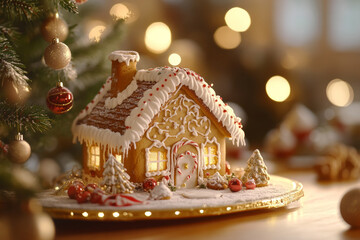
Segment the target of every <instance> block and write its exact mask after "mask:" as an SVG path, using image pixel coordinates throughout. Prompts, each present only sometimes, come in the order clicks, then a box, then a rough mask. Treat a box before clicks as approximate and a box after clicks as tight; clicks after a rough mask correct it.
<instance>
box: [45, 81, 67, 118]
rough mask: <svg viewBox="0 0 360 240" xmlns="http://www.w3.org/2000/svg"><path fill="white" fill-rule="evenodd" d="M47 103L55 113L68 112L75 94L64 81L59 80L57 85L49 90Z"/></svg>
mask: <svg viewBox="0 0 360 240" xmlns="http://www.w3.org/2000/svg"><path fill="white" fill-rule="evenodd" d="M46 105H47V107H48V108H49V109H50V110H51V111H52V112H53V113H55V114H62V113H65V112H68V111H70V110H71V108H72V106H73V95H72V93H71V92H70V90H69V89H67V88H66V87H64V86H63V83H62V82H58V83H57V84H56V87H54V88H52V89H50V91H49V92H48V94H47V97H46Z"/></svg>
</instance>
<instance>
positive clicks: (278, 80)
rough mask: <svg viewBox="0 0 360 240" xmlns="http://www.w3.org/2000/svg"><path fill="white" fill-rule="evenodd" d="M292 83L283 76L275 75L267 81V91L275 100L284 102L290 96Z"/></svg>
mask: <svg viewBox="0 0 360 240" xmlns="http://www.w3.org/2000/svg"><path fill="white" fill-rule="evenodd" d="M290 92H291V89H290V84H289V82H288V81H287V80H286V79H285V78H283V77H281V76H273V77H271V78H270V79H269V80H268V81H267V83H266V93H267V95H268V96H269V98H271V100H274V101H275V102H283V101H285V100H286V99H287V98H288V97H289V96H290Z"/></svg>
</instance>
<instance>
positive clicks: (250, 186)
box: [245, 179, 256, 189]
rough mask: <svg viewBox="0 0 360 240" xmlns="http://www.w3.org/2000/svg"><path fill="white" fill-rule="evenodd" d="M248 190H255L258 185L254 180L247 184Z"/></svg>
mask: <svg viewBox="0 0 360 240" xmlns="http://www.w3.org/2000/svg"><path fill="white" fill-rule="evenodd" d="M245 186H246V189H255V187H256V183H255V180H254V179H250V180H248V181H247V182H246V183H245Z"/></svg>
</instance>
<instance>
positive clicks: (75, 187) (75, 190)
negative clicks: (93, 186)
mask: <svg viewBox="0 0 360 240" xmlns="http://www.w3.org/2000/svg"><path fill="white" fill-rule="evenodd" d="M83 191H84V188H83V185H80V184H72V185H70V187H69V188H68V190H67V194H68V196H69V198H71V199H76V195H77V194H79V193H81V192H83Z"/></svg>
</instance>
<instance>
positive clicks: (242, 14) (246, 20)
mask: <svg viewBox="0 0 360 240" xmlns="http://www.w3.org/2000/svg"><path fill="white" fill-rule="evenodd" d="M225 22H226V25H228V27H229V28H231V29H232V30H234V31H236V32H245V31H246V30H248V28H249V27H250V25H251V18H250V15H249V13H248V12H247V11H246V10H244V9H242V8H239V7H234V8H231V9H230V10H229V11H227V13H226V14H225Z"/></svg>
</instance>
